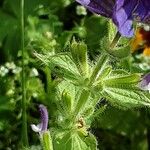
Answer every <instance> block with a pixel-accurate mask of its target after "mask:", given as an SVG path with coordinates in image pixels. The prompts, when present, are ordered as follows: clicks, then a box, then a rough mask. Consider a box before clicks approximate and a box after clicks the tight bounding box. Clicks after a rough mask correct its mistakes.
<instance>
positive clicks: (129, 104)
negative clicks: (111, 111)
mask: <svg viewBox="0 0 150 150" xmlns="http://www.w3.org/2000/svg"><path fill="white" fill-rule="evenodd" d="M102 95H103V96H104V97H105V98H106V99H107V100H109V101H110V103H111V104H112V105H114V106H118V107H122V108H134V107H142V106H150V94H146V93H144V92H142V91H140V90H136V89H135V90H134V89H130V88H129V89H124V88H123V85H122V87H120V88H119V87H117V86H116V87H105V88H104V90H103V92H102Z"/></svg>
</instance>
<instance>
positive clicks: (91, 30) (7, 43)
mask: <svg viewBox="0 0 150 150" xmlns="http://www.w3.org/2000/svg"><path fill="white" fill-rule="evenodd" d="M0 19H1V21H0V55H1V59H0V85H1V86H0V149H2V150H3V149H6V150H17V149H18V150H20V145H21V141H20V138H21V116H22V109H21V108H20V106H21V98H22V96H21V74H20V73H21V58H22V57H21V53H20V42H21V37H20V1H19V0H1V1H0ZM110 24H111V23H110V22H109V20H107V19H105V18H102V17H99V16H96V15H93V14H91V13H89V12H86V10H85V9H84V8H82V7H81V8H79V7H78V6H77V3H75V2H74V1H73V0H55V1H51V0H43V1H41V0H33V1H30V0H26V1H25V50H26V53H25V58H26V60H25V64H26V68H25V69H26V87H27V115H28V135H29V143H30V149H31V150H38V149H41V147H40V146H39V139H38V137H37V135H36V134H35V133H33V132H32V131H31V128H30V124H31V123H33V122H38V119H39V112H38V111H37V106H38V104H40V103H43V104H45V105H46V106H47V107H48V110H49V114H50V118H51V120H53V122H51V121H50V123H49V124H50V126H53V127H57V125H58V124H59V123H61V119H60V118H57V119H56V118H55V117H54V116H57V114H59V113H60V112H58V111H56V108H57V106H56V102H59V100H60V99H61V98H63V96H64V95H63V94H62V93H65V88H66V89H67V93H69V91H71V94H72V93H73V91H77V89H74V88H73V87H72V86H71V85H70V84H68V83H66V82H65V81H63V82H61V81H62V78H67V79H69V80H70V81H73V84H76V85H77V84H78V83H80V85H83V84H84V83H85V82H86V80H84V79H83V77H84V76H82V74H80V73H84V68H80V69H81V72H79V73H78V74H76V72H77V70H78V68H77V67H76V64H74V62H73V61H72V60H70V57H69V56H68V55H63V54H66V53H67V52H69V54H70V51H69V49H70V41H72V39H73V38H76V39H77V40H81V41H84V42H85V43H86V44H87V49H88V56H89V57H88V58H87V62H88V63H89V64H92V65H91V66H90V68H93V67H94V65H95V61H96V60H97V56H98V55H99V54H100V53H101V51H105V49H107V48H108V46H109V42H111V41H112V40H113V37H114V35H113V33H114V32H112V33H110V32H109V29H110V26H111V25H110ZM112 30H114V31H115V28H114V29H112ZM106 41H107V42H106ZM120 43H121V44H122V43H123V46H122V45H119V44H118V47H117V48H116V51H115V53H114V54H115V56H111V64H112V66H113V67H114V68H115V69H120V70H121V69H124V70H126V71H129V72H130V73H135V72H138V73H141V74H143V73H146V72H149V71H150V67H149V62H150V60H149V58H148V57H145V56H142V55H141V54H140V53H136V54H131V53H130V50H129V47H130V46H129V44H128V43H129V39H123V38H122V39H121V42H120ZM35 52H36V53H40V54H41V55H42V56H45V55H46V56H47V57H49V58H51V56H55V57H53V59H51V62H49V67H47V66H45V65H44V63H47V62H41V61H39V59H37V58H36V57H37V56H36V53H35ZM54 54H59V56H60V57H56V55H54ZM41 55H40V56H41ZM38 56H39V55H38ZM75 57H76V56H75ZM77 57H78V56H77ZM39 58H41V57H39ZM42 59H43V58H42ZM44 60H45V61H47V59H46V58H44ZM79 63H82V62H79ZM82 65H83V64H82ZM60 66H63V67H64V68H63V69H65V67H66V66H67V67H68V66H70V67H69V69H70V70H69V69H66V70H65V72H63V71H62V72H60V68H59V67H60ZM84 67H86V66H84ZM106 69H108V68H106ZM65 73H66V74H65ZM113 73H114V72H112V75H113ZM114 74H115V73H114ZM119 77H120V78H121V73H120V76H119ZM134 78H135V76H134ZM83 80H84V82H83ZM106 80H107V79H106ZM115 81H116V80H114V81H111V83H112V84H111V85H108V86H110V87H111V86H112V85H113V86H114V82H115ZM108 82H109V81H108ZM108 82H107V83H108ZM129 82H130V83H131V82H132V78H130V80H129ZM59 83H61V84H59ZM115 86H119V85H117V84H115ZM80 88H82V86H81V87H80ZM123 88H125V86H124V87H123ZM95 90H97V87H96V88H95ZM98 90H99V89H98ZM116 90H118V89H117V87H116ZM95 92H97V91H95ZM104 92H105V93H103V94H104V97H105V98H106V99H109V97H107V96H106V95H107V92H110V93H111V92H112V91H111V90H110V91H107V92H106V91H104ZM115 92H116V91H115ZM118 92H119V90H118ZM135 94H136V93H135ZM60 95H61V96H62V97H60ZM72 95H73V94H72ZM120 95H122V93H121V94H120ZM127 95H128V94H127ZM142 96H143V97H144V95H142ZM93 97H94V94H93ZM95 97H96V96H95ZM77 98H78V97H76V95H74V96H73V98H72V99H77ZM117 98H118V96H117V95H115V96H114V101H116V100H117ZM144 98H145V99H146V96H145V97H144ZM144 98H143V99H144ZM106 99H103V100H101V101H100V102H99V104H98V105H97V108H95V109H94V110H93V109H89V110H84V111H83V115H84V114H87V113H93V112H95V117H94V119H92V127H91V129H90V130H91V133H93V134H94V135H95V136H96V139H97V141H98V148H99V149H102V150H108V149H109V150H117V149H120V150H126V149H131V150H148V149H149V148H150V120H149V117H150V112H149V109H148V108H147V107H145V108H138V109H137V108H134V110H132V111H131V110H130V109H129V107H128V106H129V104H127V107H128V109H125V108H124V109H123V110H122V109H121V108H118V107H117V108H116V107H114V105H113V103H111V102H109V101H106ZM122 100H124V97H122ZM134 100H139V101H140V98H138V95H136V96H135V97H134ZM93 103H94V102H93ZM68 107H69V106H68ZM67 109H68V108H67ZM65 113H67V112H65ZM53 117H54V118H53ZM87 120H88V119H87ZM59 121H60V122H59ZM65 123H66V122H65ZM87 124H88V123H87ZM89 124H91V122H90V123H89ZM62 126H63V124H62ZM60 128H61V127H60ZM60 134H61V136H62V135H63V138H64V139H63V141H66V139H67V138H68V136H69V137H70V135H69V134H70V133H68V134H66V133H65V132H62V133H60V132H58V133H57V132H56V133H55V135H54V136H55V138H56V139H57V140H58V141H59V140H60ZM84 134H85V133H84V132H83V131H77V133H76V132H75V136H74V137H71V139H69V140H71V141H74V143H75V144H76V143H77V141H76V138H79V139H80V143H79V145H78V146H79V147H80V145H82V146H84V148H83V149H86V148H87V147H86V146H87V145H85V143H86V144H87V143H88V144H89V143H90V144H91V145H92V146H93V147H94V148H95V143H96V142H95V139H94V137H93V136H92V134H91V135H86V136H87V138H86V139H84V137H85V135H84ZM86 134H87V133H86ZM89 137H90V138H92V140H91V139H90V138H89ZM83 140H84V142H85V143H84V144H83V143H82V142H83ZM63 141H61V142H63ZM93 141H94V142H93ZM81 143H82V144H81ZM62 144H63V143H62ZM59 146H60V145H59V144H56V143H55V147H58V149H60V148H59ZM65 146H66V145H64V147H63V148H65ZM68 146H71V145H68ZM61 148H62V147H61ZM80 149H81V148H80Z"/></svg>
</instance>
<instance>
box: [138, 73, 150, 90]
mask: <svg viewBox="0 0 150 150" xmlns="http://www.w3.org/2000/svg"><path fill="white" fill-rule="evenodd" d="M139 87H140V89H142V90H147V91H150V73H148V74H146V75H145V76H144V77H143V78H142V81H141V82H140V84H139Z"/></svg>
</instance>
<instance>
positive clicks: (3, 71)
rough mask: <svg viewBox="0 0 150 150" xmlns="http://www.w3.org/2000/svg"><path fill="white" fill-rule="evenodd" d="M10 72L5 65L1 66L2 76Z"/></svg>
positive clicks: (0, 74) (0, 72) (0, 73)
mask: <svg viewBox="0 0 150 150" xmlns="http://www.w3.org/2000/svg"><path fill="white" fill-rule="evenodd" d="M8 72H9V70H8V69H7V68H6V67H4V66H1V67H0V76H1V77H4V76H5V75H6V74H7V73H8Z"/></svg>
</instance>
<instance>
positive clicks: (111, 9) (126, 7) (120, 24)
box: [76, 0, 150, 37]
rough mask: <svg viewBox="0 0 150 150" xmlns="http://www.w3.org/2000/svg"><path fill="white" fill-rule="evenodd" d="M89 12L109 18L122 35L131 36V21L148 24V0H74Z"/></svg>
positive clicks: (132, 32)
mask: <svg viewBox="0 0 150 150" xmlns="http://www.w3.org/2000/svg"><path fill="white" fill-rule="evenodd" d="M76 1H77V2H79V3H80V4H81V5H84V6H85V7H86V8H87V9H89V10H90V11H91V12H94V13H97V14H100V15H102V16H105V17H108V18H111V19H112V20H113V22H114V24H115V25H116V26H117V28H118V31H119V32H120V33H121V35H122V36H125V37H132V36H133V34H134V30H133V21H134V20H136V21H139V22H142V23H147V24H149V22H150V1H149V0H76Z"/></svg>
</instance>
